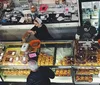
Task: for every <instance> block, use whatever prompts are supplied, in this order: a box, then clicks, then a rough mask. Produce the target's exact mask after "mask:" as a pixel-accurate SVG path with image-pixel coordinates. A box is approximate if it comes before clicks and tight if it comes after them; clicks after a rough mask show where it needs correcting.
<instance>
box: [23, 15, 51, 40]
mask: <svg viewBox="0 0 100 85" xmlns="http://www.w3.org/2000/svg"><path fill="white" fill-rule="evenodd" d="M33 23H34V27H33V28H32V29H30V30H28V31H27V32H26V33H25V34H24V36H23V37H22V40H23V41H25V38H26V37H27V35H28V34H33V35H34V36H35V37H36V38H37V39H39V40H52V39H53V38H52V36H51V35H50V34H49V32H48V29H47V27H46V26H45V25H44V24H43V23H42V20H41V19H39V18H38V17H36V18H35V19H34V21H33Z"/></svg>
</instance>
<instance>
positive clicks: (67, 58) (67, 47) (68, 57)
mask: <svg viewBox="0 0 100 85" xmlns="http://www.w3.org/2000/svg"><path fill="white" fill-rule="evenodd" d="M73 63H74V58H73V47H72V44H71V43H69V44H58V45H57V50H56V63H55V65H56V66H66V65H71V64H73Z"/></svg>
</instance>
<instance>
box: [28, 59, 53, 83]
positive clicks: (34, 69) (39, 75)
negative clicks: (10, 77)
mask: <svg viewBox="0 0 100 85" xmlns="http://www.w3.org/2000/svg"><path fill="white" fill-rule="evenodd" d="M28 65H29V69H30V70H31V72H30V74H29V75H28V77H27V82H26V85H50V79H49V78H51V79H53V78H54V77H55V74H54V72H53V71H52V70H51V69H50V68H49V67H42V66H40V67H39V66H38V65H37V62H36V61H35V60H30V61H29V62H28Z"/></svg>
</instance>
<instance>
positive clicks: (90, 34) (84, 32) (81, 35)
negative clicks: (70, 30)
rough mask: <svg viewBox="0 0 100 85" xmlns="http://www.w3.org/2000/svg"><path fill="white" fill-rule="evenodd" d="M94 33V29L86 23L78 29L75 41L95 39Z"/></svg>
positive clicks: (95, 31)
mask: <svg viewBox="0 0 100 85" xmlns="http://www.w3.org/2000/svg"><path fill="white" fill-rule="evenodd" d="M96 33H97V30H96V28H95V27H94V26H92V25H91V23H90V21H86V22H85V23H84V25H83V26H81V27H79V28H78V30H77V34H76V39H78V40H79V39H81V40H92V39H94V38H95V35H96Z"/></svg>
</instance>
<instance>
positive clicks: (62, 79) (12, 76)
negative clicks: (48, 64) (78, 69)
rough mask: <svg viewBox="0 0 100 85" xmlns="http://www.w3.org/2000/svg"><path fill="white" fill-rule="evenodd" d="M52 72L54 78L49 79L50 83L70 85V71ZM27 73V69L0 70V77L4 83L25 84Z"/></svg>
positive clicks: (28, 71)
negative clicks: (66, 84) (67, 84)
mask: <svg viewBox="0 0 100 85" xmlns="http://www.w3.org/2000/svg"><path fill="white" fill-rule="evenodd" d="M52 70H53V71H54V73H55V75H56V77H55V78H54V79H51V82H56V83H57V82H58V83H72V76H71V69H66V68H65V69H64V68H63V69H58V68H56V69H55V68H52ZM29 73H30V70H29V69H0V75H1V76H2V78H3V81H4V82H19V81H20V82H26V79H27V76H28V75H29ZM66 79H67V80H66Z"/></svg>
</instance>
